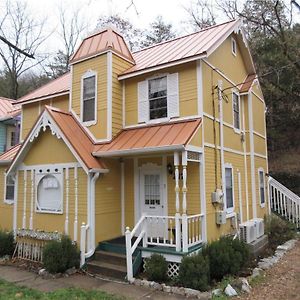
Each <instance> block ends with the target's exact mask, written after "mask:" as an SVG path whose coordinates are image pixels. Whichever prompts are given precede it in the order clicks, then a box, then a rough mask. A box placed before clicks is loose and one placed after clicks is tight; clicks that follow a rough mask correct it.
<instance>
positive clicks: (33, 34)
mask: <svg viewBox="0 0 300 300" xmlns="http://www.w3.org/2000/svg"><path fill="white" fill-rule="evenodd" d="M44 23H45V20H43V21H40V22H38V21H35V20H34V19H33V18H32V16H31V15H30V14H29V12H28V10H27V6H26V4H25V3H24V2H19V1H11V0H8V1H7V2H6V5H5V8H4V13H3V14H2V17H1V18H0V35H1V36H2V38H3V39H5V40H7V41H9V43H3V45H1V47H0V57H1V59H2V61H3V63H4V66H5V69H6V70H5V71H6V72H7V74H8V75H9V80H10V82H9V84H10V93H9V97H10V98H12V99H17V97H18V79H19V78H20V76H21V75H22V74H23V73H25V72H26V71H27V70H29V69H31V68H33V67H34V66H36V65H38V64H40V63H41V61H42V60H43V59H44V58H42V57H40V56H38V55H36V53H37V50H38V48H39V47H40V46H41V44H42V43H43V41H44V40H45V37H43V35H42V30H43V27H44ZM19 49H21V50H22V52H24V53H30V56H35V57H36V59H35V60H32V59H30V57H28V56H27V55H24V54H23V53H22V52H20V51H19Z"/></svg>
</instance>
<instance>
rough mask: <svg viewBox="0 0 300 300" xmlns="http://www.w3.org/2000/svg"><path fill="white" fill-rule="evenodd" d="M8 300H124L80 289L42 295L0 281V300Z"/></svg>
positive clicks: (41, 293)
mask: <svg viewBox="0 0 300 300" xmlns="http://www.w3.org/2000/svg"><path fill="white" fill-rule="evenodd" d="M10 299H41V300H52V299H60V300H63V299H70V300H71V299H72V300H73V299H78V300H80V299H82V300H83V299H88V300H93V299H95V300H96V299H97V300H98V299H99V300H121V299H123V300H124V298H120V297H116V296H113V295H109V294H107V293H105V292H101V291H96V290H89V291H87V290H82V289H75V288H69V289H61V290H57V291H55V292H49V293H43V292H40V291H37V290H33V289H29V288H26V287H21V286H17V285H15V284H13V283H9V282H7V281H4V280H0V300H10Z"/></svg>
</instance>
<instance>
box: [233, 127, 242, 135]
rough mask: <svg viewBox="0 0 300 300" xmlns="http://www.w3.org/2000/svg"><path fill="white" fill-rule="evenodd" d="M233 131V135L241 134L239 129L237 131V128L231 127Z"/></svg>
mask: <svg viewBox="0 0 300 300" xmlns="http://www.w3.org/2000/svg"><path fill="white" fill-rule="evenodd" d="M233 130H234V132H235V133H237V134H241V129H237V128H235V127H233Z"/></svg>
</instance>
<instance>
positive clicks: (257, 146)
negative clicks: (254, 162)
mask: <svg viewBox="0 0 300 300" xmlns="http://www.w3.org/2000/svg"><path fill="white" fill-rule="evenodd" d="M253 140H254V150H255V153H258V154H261V155H266V142H265V139H264V138H262V137H261V136H258V135H256V134H254V135H253Z"/></svg>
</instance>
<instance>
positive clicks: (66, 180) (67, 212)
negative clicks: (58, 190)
mask: <svg viewBox="0 0 300 300" xmlns="http://www.w3.org/2000/svg"><path fill="white" fill-rule="evenodd" d="M63 178H65V182H66V219H65V234H69V189H70V182H69V178H70V177H69V168H66V169H65V176H63Z"/></svg>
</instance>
